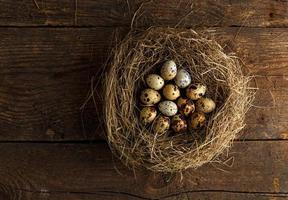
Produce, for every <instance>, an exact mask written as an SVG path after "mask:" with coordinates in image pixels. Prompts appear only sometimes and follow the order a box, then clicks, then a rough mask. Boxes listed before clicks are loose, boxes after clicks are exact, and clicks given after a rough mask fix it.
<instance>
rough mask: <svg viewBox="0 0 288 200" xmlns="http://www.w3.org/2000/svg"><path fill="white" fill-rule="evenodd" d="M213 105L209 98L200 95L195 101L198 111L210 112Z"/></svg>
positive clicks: (214, 105)
mask: <svg viewBox="0 0 288 200" xmlns="http://www.w3.org/2000/svg"><path fill="white" fill-rule="evenodd" d="M215 107H216V104H215V102H214V101H213V100H212V99H210V98H205V97H202V98H200V99H199V100H198V101H197V102H196V108H197V111H199V112H204V113H210V112H212V111H213V110H214V109H215Z"/></svg>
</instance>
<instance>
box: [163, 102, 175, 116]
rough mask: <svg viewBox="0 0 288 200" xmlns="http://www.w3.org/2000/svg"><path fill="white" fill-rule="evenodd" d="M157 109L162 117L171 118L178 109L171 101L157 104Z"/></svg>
mask: <svg viewBox="0 0 288 200" xmlns="http://www.w3.org/2000/svg"><path fill="white" fill-rule="evenodd" d="M158 108H159V110H160V112H161V113H162V114H163V115H166V116H168V117H171V116H173V115H176V113H177V111H178V109H177V105H176V104H175V103H174V102H173V101H162V102H160V103H159V105H158Z"/></svg>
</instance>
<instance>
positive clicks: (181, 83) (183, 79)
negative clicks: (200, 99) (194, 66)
mask: <svg viewBox="0 0 288 200" xmlns="http://www.w3.org/2000/svg"><path fill="white" fill-rule="evenodd" d="M175 83H176V85H178V87H180V88H186V87H187V86H188V85H189V84H190V83H191V76H190V74H189V73H188V72H187V71H186V70H185V69H180V70H179V71H178V72H177V75H176V77H175Z"/></svg>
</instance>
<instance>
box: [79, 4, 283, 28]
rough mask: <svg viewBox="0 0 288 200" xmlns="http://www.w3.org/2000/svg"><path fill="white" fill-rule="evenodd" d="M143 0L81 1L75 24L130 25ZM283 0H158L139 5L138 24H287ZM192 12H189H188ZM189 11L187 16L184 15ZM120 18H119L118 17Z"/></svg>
mask: <svg viewBox="0 0 288 200" xmlns="http://www.w3.org/2000/svg"><path fill="white" fill-rule="evenodd" d="M143 2H149V1H143V0H136V1H113V0H108V1H107V0H101V1H93V0H85V1H82V2H81V3H79V4H78V12H77V16H78V23H79V24H85V25H92V26H95V25H96V26H111V25H112V26H119V25H124V26H126V25H130V22H131V19H132V16H133V14H134V12H135V10H137V9H138V8H139V6H140V5H141V4H142V3H143ZM287 9H288V3H287V1H270V0H260V1H259V0H252V1H249V0H240V1H230V0H224V1H223V0H216V1H215V0H205V1H197V0H176V1H175V0H159V1H151V2H150V3H146V4H143V6H142V9H141V10H140V11H139V15H142V16H141V17H139V19H137V21H138V26H143V25H147V26H151V25H155V26H157V25H158V26H159V25H165V26H167V25H169V26H175V25H176V24H178V23H179V22H181V23H180V25H181V26H189V27H191V26H192V27H198V26H250V27H287V24H288V10H287ZM191 11H192V12H191ZM189 13H190V15H188V14H189ZM119 19H121V20H119Z"/></svg>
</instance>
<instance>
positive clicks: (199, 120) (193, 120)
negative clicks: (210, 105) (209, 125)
mask: <svg viewBox="0 0 288 200" xmlns="http://www.w3.org/2000/svg"><path fill="white" fill-rule="evenodd" d="M205 121H206V117H205V115H204V113H199V112H195V113H193V114H192V115H191V117H190V118H189V120H188V126H189V129H198V128H201V127H202V126H203V125H204V124H205Z"/></svg>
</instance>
